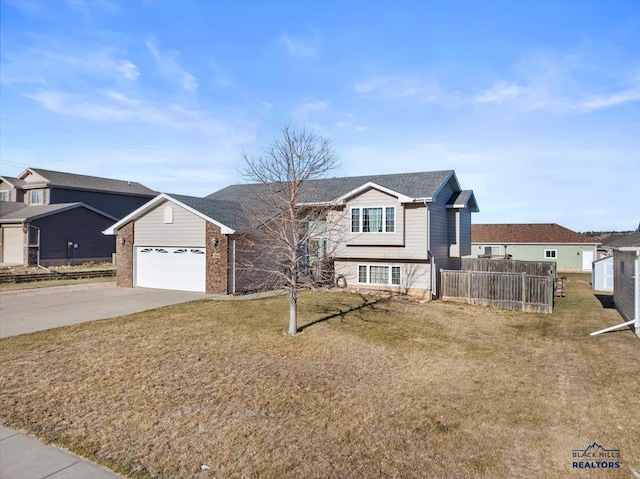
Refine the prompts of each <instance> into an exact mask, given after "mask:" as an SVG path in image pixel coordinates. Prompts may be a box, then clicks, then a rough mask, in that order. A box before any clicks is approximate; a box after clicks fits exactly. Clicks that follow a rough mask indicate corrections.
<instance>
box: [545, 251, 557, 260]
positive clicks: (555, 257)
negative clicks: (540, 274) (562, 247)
mask: <svg viewBox="0 0 640 479" xmlns="http://www.w3.org/2000/svg"><path fill="white" fill-rule="evenodd" d="M552 251H553V256H547V253H549V252H552ZM544 259H558V250H557V249H546V250H544Z"/></svg>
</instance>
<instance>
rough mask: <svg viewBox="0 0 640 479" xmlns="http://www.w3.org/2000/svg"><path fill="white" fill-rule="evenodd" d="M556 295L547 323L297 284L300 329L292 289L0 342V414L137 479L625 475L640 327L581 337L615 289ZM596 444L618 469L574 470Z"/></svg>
mask: <svg viewBox="0 0 640 479" xmlns="http://www.w3.org/2000/svg"><path fill="white" fill-rule="evenodd" d="M566 291H567V296H566V297H565V298H559V299H558V301H557V304H556V307H555V309H554V313H553V314H552V315H542V314H526V313H519V312H513V311H502V310H497V309H491V308H483V307H472V306H467V305H463V304H457V303H446V302H433V303H427V304H421V303H418V302H410V301H406V300H400V299H384V298H376V297H368V296H361V295H357V294H349V293H340V292H337V293H326V292H325V293H307V294H304V295H302V297H301V300H300V318H301V325H303V326H305V324H306V327H303V334H300V335H298V336H296V337H293V338H291V337H287V336H284V335H283V334H282V333H283V331H284V330H285V329H286V318H287V314H288V303H287V298H286V297H272V298H267V299H261V300H254V301H229V302H214V301H202V302H195V303H189V304H185V305H178V306H173V307H168V308H163V309H159V310H155V311H151V312H146V313H139V314H135V315H131V316H127V317H122V318H116V319H113V320H106V321H99V322H94V323H87V324H83V325H78V326H73V327H67V328H61V329H58V330H52V331H46V332H42V333H35V334H31V335H25V336H19V337H15V338H8V339H4V340H1V341H0V364H2V369H1V375H0V380H1V383H0V385H1V391H0V401H1V404H2V408H1V409H0V420H1V421H2V422H3V423H4V424H6V425H8V426H12V427H16V428H18V429H22V430H25V431H29V432H31V433H33V434H35V435H37V436H38V437H40V438H42V439H43V440H45V441H50V442H53V443H55V444H59V445H63V446H64V447H67V448H68V449H70V450H72V451H74V452H76V453H79V454H81V455H83V456H85V457H87V458H89V459H92V460H94V461H96V462H99V463H101V464H104V465H106V466H107V467H110V468H112V469H113V470H115V471H117V472H119V473H121V474H123V475H126V476H129V477H163V478H188V477H203V478H204V477H206V478H209V477H211V478H213V477H216V478H227V477H247V478H258V477H264V478H271V477H273V478H276V477H277V478H280V477H291V478H300V477H309V478H328V477H332V478H333V477H335V478H350V477H353V478H356V477H357V478H360V477H366V478H375V477H385V478H386V477H402V478H405V477H437V478H449V477H451V478H458V477H459V478H472V477H483V478H505V477H522V478H524V477H527V478H529V477H550V478H555V477H574V476H575V477H588V478H594V477H606V478H629V477H632V476H631V472H630V470H629V466H631V467H633V468H634V469H636V470H640V448H638V439H639V436H638V431H640V381H638V371H639V367H640V339H638V338H637V337H635V336H634V335H633V334H632V333H631V332H630V331H629V330H623V331H620V332H615V333H609V334H604V335H601V336H597V337H590V336H589V332H591V331H594V330H597V329H601V328H603V327H605V326H609V325H613V324H616V323H619V322H621V320H620V317H619V315H618V314H617V313H616V312H615V310H613V309H610V308H607V307H606V306H609V302H608V301H609V300H610V297H609V296H600V298H599V299H598V298H597V297H596V296H594V294H593V292H592V291H591V290H590V287H589V285H588V284H584V283H576V282H570V283H568V284H567V285H566ZM594 442H597V443H598V444H600V445H602V446H603V447H605V448H607V449H620V451H621V452H620V454H621V458H620V459H617V460H618V461H620V462H621V467H620V469H607V470H589V469H587V470H584V469H583V470H580V469H572V462H573V461H576V460H577V459H575V458H573V457H572V452H573V451H574V450H580V449H582V450H584V449H586V448H587V447H588V446H589V445H591V444H593V443H594ZM582 460H584V459H582ZM201 464H207V465H208V466H209V467H210V469H208V470H205V471H201V469H200V465H201Z"/></svg>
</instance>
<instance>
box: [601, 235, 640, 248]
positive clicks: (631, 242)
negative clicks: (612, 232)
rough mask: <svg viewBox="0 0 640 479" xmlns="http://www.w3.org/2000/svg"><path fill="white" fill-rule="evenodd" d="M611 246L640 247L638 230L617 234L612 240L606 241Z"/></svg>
mask: <svg viewBox="0 0 640 479" xmlns="http://www.w3.org/2000/svg"><path fill="white" fill-rule="evenodd" d="M607 246H610V247H611V248H625V247H630V248H635V247H640V231H636V232H635V233H629V234H626V235H620V236H617V237H616V238H615V239H614V240H612V241H610V242H609V243H607Z"/></svg>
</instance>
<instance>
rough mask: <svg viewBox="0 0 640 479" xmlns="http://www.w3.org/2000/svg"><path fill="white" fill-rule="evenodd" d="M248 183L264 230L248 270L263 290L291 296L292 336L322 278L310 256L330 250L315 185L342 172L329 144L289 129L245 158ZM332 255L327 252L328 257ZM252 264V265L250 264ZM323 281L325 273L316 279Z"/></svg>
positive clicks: (259, 230)
mask: <svg viewBox="0 0 640 479" xmlns="http://www.w3.org/2000/svg"><path fill="white" fill-rule="evenodd" d="M242 156H243V160H244V161H245V169H244V170H243V172H242V173H243V177H244V179H245V180H247V181H249V182H251V183H257V185H256V187H255V188H251V189H250V191H251V194H252V196H253V197H252V198H248V199H247V204H248V205H249V206H248V207H247V213H248V214H250V215H251V216H253V219H254V221H253V222H254V224H259V227H258V228H257V229H256V231H255V232H254V233H253V234H252V235H251V237H252V239H251V243H252V249H253V252H252V254H250V255H247V256H245V261H246V264H245V267H247V268H249V269H250V271H251V273H252V275H254V276H255V277H260V278H261V279H260V282H261V286H263V287H284V288H285V289H286V290H287V291H288V293H289V329H288V334H290V335H294V334H296V333H297V331H298V292H299V291H300V289H301V288H305V287H309V286H312V285H313V284H314V283H315V282H316V281H317V280H318V274H315V275H314V274H310V271H309V269H308V266H309V264H308V261H307V260H308V258H309V254H311V255H312V256H313V255H314V253H317V257H318V258H321V257H322V256H324V255H323V254H321V253H322V252H316V251H315V250H316V249H317V248H326V243H323V242H322V240H320V239H319V238H320V237H321V236H322V235H323V234H324V233H326V232H325V231H324V229H325V228H326V227H327V226H326V225H327V223H326V213H327V210H328V208H329V206H327V205H326V204H322V202H314V201H309V200H312V199H313V198H314V195H313V190H314V188H313V180H315V179H320V178H323V177H326V175H327V173H328V172H329V171H330V170H332V169H334V168H336V167H337V166H338V161H337V157H336V154H335V152H334V150H333V149H332V148H331V146H330V143H329V139H328V138H324V137H321V136H319V135H318V134H317V133H315V132H312V131H308V130H306V129H305V128H301V129H296V128H293V127H292V126H291V125H289V124H287V125H285V126H283V127H282V128H281V135H280V136H279V137H277V138H274V140H273V141H272V143H271V144H269V145H268V146H266V147H265V148H264V150H263V152H262V153H261V154H259V155H250V154H247V153H244V154H243V155H242ZM324 253H326V251H324ZM247 259H248V260H247ZM318 272H319V273H320V276H322V269H321V268H319V271H318V270H316V273H318Z"/></svg>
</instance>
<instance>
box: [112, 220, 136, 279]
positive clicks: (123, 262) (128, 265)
mask: <svg viewBox="0 0 640 479" xmlns="http://www.w3.org/2000/svg"><path fill="white" fill-rule="evenodd" d="M133 229H134V222H133V221H132V222H131V223H129V224H127V225H125V226H123V227H122V228H120V229H119V230H118V235H117V237H116V275H117V278H116V284H117V285H118V286H120V287H122V288H133ZM123 239H124V244H122V240H123Z"/></svg>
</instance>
